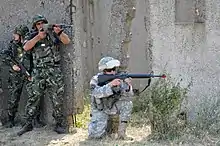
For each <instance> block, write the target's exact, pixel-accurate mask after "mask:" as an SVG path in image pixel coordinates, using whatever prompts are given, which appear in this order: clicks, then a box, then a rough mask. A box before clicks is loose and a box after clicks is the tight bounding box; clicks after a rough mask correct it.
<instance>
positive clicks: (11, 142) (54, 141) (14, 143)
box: [0, 127, 164, 146]
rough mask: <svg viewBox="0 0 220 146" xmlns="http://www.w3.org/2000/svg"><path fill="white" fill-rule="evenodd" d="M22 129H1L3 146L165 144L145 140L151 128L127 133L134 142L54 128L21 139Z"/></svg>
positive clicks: (41, 129)
mask: <svg viewBox="0 0 220 146" xmlns="http://www.w3.org/2000/svg"><path fill="white" fill-rule="evenodd" d="M19 129H20V127H14V128H3V127H1V128H0V145H1V146H45V145H47V146H121V145H135V146H136V145H137V146H138V145H155V146H157V145H158V146H162V145H164V144H161V143H160V144H159V143H154V144H153V143H150V142H147V141H145V140H144V139H145V138H146V137H147V136H148V135H149V134H150V128H149V127H143V128H131V127H129V128H128V130H127V133H128V135H129V136H132V137H133V138H134V140H133V141H117V140H114V139H111V138H106V139H104V140H88V139H87V130H86V129H76V130H77V133H75V134H61V135H59V134H57V133H56V132H53V130H52V127H43V128H35V129H34V130H33V131H31V132H28V133H26V134H24V135H22V136H20V137H18V136H15V133H16V132H17V131H18V130H19Z"/></svg>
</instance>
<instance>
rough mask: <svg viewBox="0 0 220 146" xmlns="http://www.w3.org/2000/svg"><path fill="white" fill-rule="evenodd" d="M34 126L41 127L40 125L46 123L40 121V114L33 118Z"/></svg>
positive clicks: (42, 125)
mask: <svg viewBox="0 0 220 146" xmlns="http://www.w3.org/2000/svg"><path fill="white" fill-rule="evenodd" d="M33 125H34V127H36V128H41V127H44V126H45V125H46V124H45V123H44V122H42V121H41V119H40V116H37V117H36V118H35V119H34V124H33Z"/></svg>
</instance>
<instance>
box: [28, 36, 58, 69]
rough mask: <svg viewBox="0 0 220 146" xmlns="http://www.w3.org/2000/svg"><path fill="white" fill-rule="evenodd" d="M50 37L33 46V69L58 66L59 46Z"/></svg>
mask: <svg viewBox="0 0 220 146" xmlns="http://www.w3.org/2000/svg"><path fill="white" fill-rule="evenodd" d="M51 37H54V36H52V35H47V36H46V38H44V39H42V40H40V41H39V42H37V44H36V45H35V47H34V49H33V51H32V54H33V63H34V67H48V66H58V65H59V64H60V59H61V56H60V53H59V44H56V43H55V42H54V41H53V40H55V37H54V38H51Z"/></svg>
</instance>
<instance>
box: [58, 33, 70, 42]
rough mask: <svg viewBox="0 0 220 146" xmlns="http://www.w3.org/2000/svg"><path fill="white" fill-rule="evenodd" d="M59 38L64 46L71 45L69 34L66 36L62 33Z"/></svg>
mask: <svg viewBox="0 0 220 146" xmlns="http://www.w3.org/2000/svg"><path fill="white" fill-rule="evenodd" d="M59 38H60V41H61V42H62V43H63V44H65V45H67V44H69V43H70V39H69V36H68V35H67V34H65V33H64V32H62V33H61V34H60V36H59Z"/></svg>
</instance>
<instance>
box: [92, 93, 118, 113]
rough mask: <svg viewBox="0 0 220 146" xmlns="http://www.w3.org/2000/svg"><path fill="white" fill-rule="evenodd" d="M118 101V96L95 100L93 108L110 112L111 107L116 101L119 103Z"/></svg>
mask: <svg viewBox="0 0 220 146" xmlns="http://www.w3.org/2000/svg"><path fill="white" fill-rule="evenodd" d="M94 98H95V97H94ZM119 99H120V95H111V96H109V97H105V98H95V99H94V105H95V108H97V109H98V110H100V111H102V110H107V109H108V110H110V109H111V108H112V107H113V105H114V104H115V103H116V102H117V101H119Z"/></svg>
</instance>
